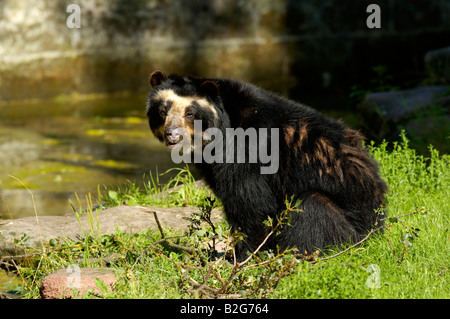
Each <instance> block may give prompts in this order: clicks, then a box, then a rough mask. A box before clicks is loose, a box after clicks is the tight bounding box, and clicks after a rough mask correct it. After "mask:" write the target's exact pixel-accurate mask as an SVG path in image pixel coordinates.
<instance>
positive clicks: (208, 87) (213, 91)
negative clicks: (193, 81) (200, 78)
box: [200, 80, 219, 97]
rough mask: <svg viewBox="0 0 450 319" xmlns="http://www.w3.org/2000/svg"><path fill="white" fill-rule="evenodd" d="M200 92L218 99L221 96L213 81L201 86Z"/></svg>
mask: <svg viewBox="0 0 450 319" xmlns="http://www.w3.org/2000/svg"><path fill="white" fill-rule="evenodd" d="M200 90H201V91H202V92H204V93H206V94H207V95H208V96H212V97H216V96H217V95H219V86H218V85H217V83H216V82H213V81H209V80H208V81H205V82H203V83H202V84H200Z"/></svg>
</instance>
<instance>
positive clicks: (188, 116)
mask: <svg viewBox="0 0 450 319" xmlns="http://www.w3.org/2000/svg"><path fill="white" fill-rule="evenodd" d="M193 117H194V114H192V113H186V118H187V119H192V118H193Z"/></svg>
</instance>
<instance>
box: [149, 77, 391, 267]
mask: <svg viewBox="0 0 450 319" xmlns="http://www.w3.org/2000/svg"><path fill="white" fill-rule="evenodd" d="M150 82H151V84H152V86H153V90H152V91H151V92H150V93H149V96H148V98H147V109H146V112H147V116H148V117H149V124H150V128H151V130H152V131H153V132H154V134H155V135H156V136H157V137H158V138H159V139H160V140H161V141H165V142H166V144H167V145H168V146H173V144H174V143H176V142H179V139H178V138H177V135H175V134H173V132H174V129H176V128H177V127H178V126H184V127H185V128H186V127H188V126H189V127H190V129H191V131H192V121H193V119H200V120H202V121H203V122H202V123H203V130H205V129H206V128H208V127H218V128H220V129H221V130H224V129H225V128H228V127H230V128H237V127H242V128H243V129H247V128H249V127H254V128H269V129H270V128H279V130H280V131H279V132H280V134H279V141H278V142H279V169H278V172H277V173H275V174H261V173H260V166H261V163H213V164H207V163H199V164H196V166H197V167H198V168H199V170H200V171H201V173H202V174H203V176H204V178H205V180H206V182H207V183H208V184H209V186H210V187H211V189H212V190H213V191H214V193H215V194H216V196H217V197H218V198H220V200H221V201H222V203H223V205H224V210H225V214H226V218H227V220H228V222H229V223H230V225H231V227H232V230H233V231H234V230H240V231H241V232H243V233H244V234H245V235H247V237H246V239H245V241H244V242H242V243H240V244H238V245H237V247H236V252H237V259H238V260H239V261H242V260H243V259H245V258H246V256H247V252H252V251H254V250H255V249H256V248H257V247H258V246H259V245H260V244H261V242H262V241H263V240H264V239H265V237H266V235H267V233H268V230H267V227H266V226H265V225H264V224H263V221H264V220H267V218H268V217H269V216H270V217H276V216H279V215H280V213H281V212H282V211H283V210H285V209H286V202H285V201H286V199H290V198H291V195H294V196H295V199H299V200H301V204H300V207H299V208H300V209H301V211H300V212H298V213H293V214H292V216H291V221H290V226H288V225H285V226H283V228H282V230H281V233H280V234H279V235H278V236H272V237H271V238H270V240H269V241H268V242H267V243H266V245H265V248H266V249H277V246H278V247H279V248H280V249H281V250H284V249H286V248H289V247H297V249H298V250H299V251H300V252H301V253H304V252H305V251H307V252H308V253H311V252H312V251H315V250H316V249H324V248H326V247H329V246H335V245H340V244H343V243H350V242H357V241H359V240H360V239H361V238H362V237H363V236H364V235H365V234H367V232H368V231H369V230H370V229H372V228H373V227H374V226H375V225H376V224H377V223H378V225H377V226H380V223H379V221H378V219H379V218H378V216H379V212H377V210H379V209H380V208H381V207H382V205H383V202H384V194H385V193H386V191H387V186H386V184H385V182H384V181H383V180H382V179H381V178H380V176H379V173H378V167H377V163H376V162H375V161H374V160H373V159H372V158H371V157H370V156H369V154H368V151H367V150H366V149H365V148H364V147H363V146H362V143H361V141H362V140H363V137H362V135H361V134H360V133H358V132H357V131H354V130H351V129H349V128H347V127H346V126H344V124H343V123H341V122H340V121H336V120H333V119H330V118H327V117H325V116H324V115H322V114H320V113H319V112H317V111H315V110H313V109H312V108H309V107H307V106H305V105H302V104H299V103H296V102H293V101H291V100H289V99H286V98H284V97H281V96H278V95H275V94H273V93H270V92H268V91H266V90H263V89H261V88H258V87H256V86H253V85H251V84H248V83H244V82H241V81H237V80H228V79H215V78H196V77H190V76H189V77H182V76H177V75H171V76H169V77H166V76H165V75H164V74H163V73H162V72H160V71H155V72H154V73H152V75H151V77H150ZM205 101H206V102H205ZM175 104H177V105H175ZM174 107H177V109H176V111H173V112H172V113H170V110H171V109H173V108H174ZM212 108H214V109H212ZM214 113H215V116H214ZM177 116H178V117H177ZM169 117H170V119H169ZM174 118H177V119H176V120H174ZM269 132H270V130H269Z"/></svg>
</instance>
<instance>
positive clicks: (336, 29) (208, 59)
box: [0, 0, 450, 103]
mask: <svg viewBox="0 0 450 319" xmlns="http://www.w3.org/2000/svg"><path fill="white" fill-rule="evenodd" d="M71 3H76V4H79V5H80V7H81V28H79V29H76V28H75V29H70V28H68V27H67V25H66V20H67V17H68V16H69V15H70V13H67V12H66V8H67V6H68V5H69V4H71ZM370 3H377V4H379V5H380V7H381V21H382V23H381V26H382V27H381V29H369V28H367V26H366V19H367V17H368V15H369V14H368V13H366V8H367V6H368V5H369V4H370ZM448 39H450V2H448V1H446V0H434V1H433V0H417V1H398V0H370V1H366V0H358V1H355V0H311V1H296V0H281V1H273V0H189V1H187V0H133V1H129V0H57V1H48V0H0V103H2V102H5V101H10V100H22V99H34V98H54V97H56V96H60V95H65V94H70V93H72V92H77V93H80V94H88V93H109V92H116V91H133V92H142V91H144V90H147V89H148V84H147V78H148V75H149V74H150V72H151V71H153V70H154V69H161V70H164V71H165V72H166V73H172V72H176V73H190V74H195V75H202V76H214V77H233V78H239V79H243V80H247V81H251V82H255V83H257V84H259V85H261V86H263V87H267V88H270V89H272V90H275V91H279V92H281V93H283V94H289V95H290V96H293V97H301V96H305V97H307V96H313V95H323V94H328V93H330V94H334V93H333V92H337V91H339V90H345V89H346V88H348V87H350V86H351V85H352V84H355V83H357V82H361V81H366V80H367V79H368V78H369V77H370V76H372V75H371V74H370V69H371V66H374V65H380V64H382V65H387V66H389V70H390V71H391V72H392V73H393V74H394V75H396V76H397V79H399V80H408V81H416V80H417V79H418V78H423V76H424V73H425V68H424V65H423V57H424V55H425V53H426V52H427V51H429V50H432V49H437V48H440V47H444V46H446V45H448V44H449V43H448Z"/></svg>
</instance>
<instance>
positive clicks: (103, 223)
mask: <svg viewBox="0 0 450 319" xmlns="http://www.w3.org/2000/svg"><path fill="white" fill-rule="evenodd" d="M198 210H199V209H198V208H197V207H168V208H163V207H141V206H119V207H113V208H108V209H105V210H99V211H97V213H95V211H94V214H85V215H83V216H80V220H78V219H77V217H76V216H38V217H37V218H36V217H25V218H20V219H7V220H1V221H0V257H1V256H17V255H21V254H23V253H24V252H25V250H24V248H25V247H27V248H40V247H42V243H47V242H48V241H49V240H51V239H53V238H63V239H64V238H67V239H72V240H77V239H80V238H83V237H86V236H87V235H105V234H112V233H114V231H115V230H116V229H117V228H118V229H120V230H121V231H124V232H127V233H138V232H141V231H143V230H145V229H147V228H152V229H156V228H157V224H156V222H155V218H154V215H153V214H152V213H151V211H155V212H156V213H157V215H158V219H159V221H160V223H161V225H162V226H163V227H164V228H174V229H185V228H186V227H187V226H188V225H189V221H187V220H186V218H187V217H190V216H191V214H192V213H193V212H196V211H198ZM221 218H222V211H220V210H217V209H215V210H213V212H212V220H213V221H218V220H221ZM24 236H25V237H27V239H26V241H24V242H23V243H21V242H20V240H21V238H25V237H24Z"/></svg>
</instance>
